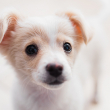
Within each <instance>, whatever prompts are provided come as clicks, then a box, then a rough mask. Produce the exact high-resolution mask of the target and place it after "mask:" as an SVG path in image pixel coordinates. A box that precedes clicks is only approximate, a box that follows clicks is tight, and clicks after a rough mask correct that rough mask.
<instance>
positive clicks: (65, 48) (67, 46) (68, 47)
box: [63, 42, 72, 52]
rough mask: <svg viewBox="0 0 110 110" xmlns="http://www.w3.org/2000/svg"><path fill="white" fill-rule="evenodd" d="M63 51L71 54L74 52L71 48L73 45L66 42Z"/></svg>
mask: <svg viewBox="0 0 110 110" xmlns="http://www.w3.org/2000/svg"><path fill="white" fill-rule="evenodd" d="M63 49H64V50H65V51H66V52H70V51H71V50H72V47H71V44H70V43H68V42H66V43H64V44H63Z"/></svg>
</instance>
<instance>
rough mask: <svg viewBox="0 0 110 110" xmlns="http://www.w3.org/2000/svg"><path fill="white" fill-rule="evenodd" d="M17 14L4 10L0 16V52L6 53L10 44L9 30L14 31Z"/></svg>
mask: <svg viewBox="0 0 110 110" xmlns="http://www.w3.org/2000/svg"><path fill="white" fill-rule="evenodd" d="M18 19H20V18H19V16H18V15H17V14H16V12H13V11H11V10H8V11H7V10H6V11H5V12H3V14H2V15H1V16H0V52H2V53H3V54H6V53H7V51H8V48H9V45H10V44H11V41H10V39H11V38H12V36H11V32H12V31H15V27H16V25H17V21H18Z"/></svg>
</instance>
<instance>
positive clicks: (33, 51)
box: [25, 45, 38, 56]
mask: <svg viewBox="0 0 110 110" xmlns="http://www.w3.org/2000/svg"><path fill="white" fill-rule="evenodd" d="M25 52H26V54H27V55H28V56H33V55H36V54H37V52H38V47H37V46H36V45H28V46H27V47H26V50H25Z"/></svg>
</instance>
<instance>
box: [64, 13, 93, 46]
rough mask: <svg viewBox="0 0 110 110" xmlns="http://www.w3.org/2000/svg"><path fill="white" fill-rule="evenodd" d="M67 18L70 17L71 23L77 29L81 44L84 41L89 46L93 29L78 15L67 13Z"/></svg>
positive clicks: (77, 38)
mask: <svg viewBox="0 0 110 110" xmlns="http://www.w3.org/2000/svg"><path fill="white" fill-rule="evenodd" d="M65 15H66V16H67V17H69V20H70V21H71V23H72V25H73V26H74V27H75V31H76V33H77V37H76V40H77V41H78V42H79V43H81V42H82V41H84V42H85V44H87V43H88V42H89V41H90V40H91V38H92V36H93V33H92V28H91V27H90V26H89V24H87V22H86V21H85V20H84V18H83V16H81V15H80V14H79V15H78V14H76V13H71V12H67V13H65Z"/></svg>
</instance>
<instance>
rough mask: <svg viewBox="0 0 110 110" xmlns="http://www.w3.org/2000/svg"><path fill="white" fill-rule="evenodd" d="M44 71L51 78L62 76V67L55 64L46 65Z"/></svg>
mask: <svg viewBox="0 0 110 110" xmlns="http://www.w3.org/2000/svg"><path fill="white" fill-rule="evenodd" d="M46 70H47V71H48V73H49V74H50V75H51V76H54V77H59V76H60V75H61V74H62V70H63V66H61V65H57V64H48V65H47V66H46Z"/></svg>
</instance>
